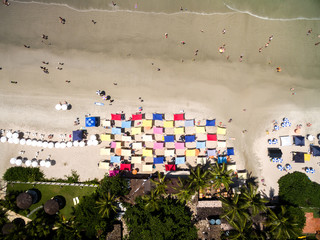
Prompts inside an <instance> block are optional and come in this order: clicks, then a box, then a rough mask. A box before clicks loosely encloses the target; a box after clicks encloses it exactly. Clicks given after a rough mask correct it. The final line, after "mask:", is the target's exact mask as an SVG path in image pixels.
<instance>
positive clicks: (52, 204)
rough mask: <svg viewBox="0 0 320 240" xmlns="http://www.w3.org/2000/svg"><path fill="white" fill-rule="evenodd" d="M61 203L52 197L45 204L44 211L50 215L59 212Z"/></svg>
mask: <svg viewBox="0 0 320 240" xmlns="http://www.w3.org/2000/svg"><path fill="white" fill-rule="evenodd" d="M59 209H60V208H59V203H58V202H57V201H56V200H55V199H50V200H48V201H46V203H45V204H44V211H45V212H46V213H47V214H49V215H54V214H56V213H57V212H59Z"/></svg>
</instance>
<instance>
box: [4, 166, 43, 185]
mask: <svg viewBox="0 0 320 240" xmlns="http://www.w3.org/2000/svg"><path fill="white" fill-rule="evenodd" d="M3 179H4V180H6V181H21V182H34V181H42V180H44V174H43V172H42V171H40V169H39V168H32V167H11V168H8V169H7V171H6V172H5V173H4V175H3Z"/></svg>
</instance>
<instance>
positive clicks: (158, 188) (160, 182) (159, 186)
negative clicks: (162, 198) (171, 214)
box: [150, 172, 167, 194]
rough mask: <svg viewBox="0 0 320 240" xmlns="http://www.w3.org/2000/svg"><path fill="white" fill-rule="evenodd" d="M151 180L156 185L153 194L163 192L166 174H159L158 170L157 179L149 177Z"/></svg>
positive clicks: (165, 185) (164, 190)
mask: <svg viewBox="0 0 320 240" xmlns="http://www.w3.org/2000/svg"><path fill="white" fill-rule="evenodd" d="M150 180H151V182H153V183H154V184H155V185H156V189H155V190H154V192H155V194H165V193H166V188H167V181H166V180H167V179H166V176H165V175H163V177H162V176H161V173H160V172H158V181H155V180H153V179H150Z"/></svg>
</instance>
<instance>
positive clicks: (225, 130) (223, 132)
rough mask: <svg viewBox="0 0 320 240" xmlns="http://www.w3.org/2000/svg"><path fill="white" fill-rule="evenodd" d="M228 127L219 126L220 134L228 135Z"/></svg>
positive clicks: (218, 132) (218, 131)
mask: <svg viewBox="0 0 320 240" xmlns="http://www.w3.org/2000/svg"><path fill="white" fill-rule="evenodd" d="M226 133H227V129H226V128H222V127H217V134H219V135H226Z"/></svg>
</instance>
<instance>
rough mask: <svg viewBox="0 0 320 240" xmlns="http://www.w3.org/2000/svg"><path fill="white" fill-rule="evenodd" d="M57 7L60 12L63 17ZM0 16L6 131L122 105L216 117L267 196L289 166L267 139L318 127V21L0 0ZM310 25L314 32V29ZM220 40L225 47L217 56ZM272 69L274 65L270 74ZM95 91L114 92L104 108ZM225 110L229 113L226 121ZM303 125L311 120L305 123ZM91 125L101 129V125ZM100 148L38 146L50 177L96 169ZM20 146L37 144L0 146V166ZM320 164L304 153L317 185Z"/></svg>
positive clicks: (66, 123) (43, 128)
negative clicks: (275, 127) (276, 158)
mask: <svg viewBox="0 0 320 240" xmlns="http://www.w3.org/2000/svg"><path fill="white" fill-rule="evenodd" d="M139 6H140V5H139ZM59 16H61V17H63V18H65V19H66V23H65V24H62V23H61V22H60V21H59ZM0 19H1V23H2V24H1V27H0V36H1V39H0V56H1V59H0V67H1V68H2V70H0V79H1V81H0V110H1V114H0V128H2V129H6V130H8V129H13V130H20V131H23V132H26V131H30V132H33V133H34V132H37V133H38V134H46V135H48V134H49V133H54V134H55V138H56V140H58V139H59V135H60V134H68V135H69V134H71V133H72V131H73V130H75V129H78V128H79V126H74V124H73V123H74V120H75V119H76V118H77V117H78V118H79V119H80V126H84V118H85V115H86V114H88V113H90V114H91V115H92V116H95V115H96V116H100V117H102V118H110V114H111V113H116V112H119V111H123V112H125V113H126V115H127V116H129V115H130V114H132V113H135V112H137V111H138V107H140V106H142V107H143V111H144V112H148V113H153V112H161V113H177V112H179V111H181V110H184V112H185V113H186V116H187V117H188V118H197V119H207V118H216V119H217V122H222V123H223V124H225V125H226V126H227V128H228V135H227V137H228V138H235V141H234V146H235V151H236V155H237V167H238V169H244V168H246V169H248V171H249V172H252V174H253V175H255V176H258V178H259V179H261V178H264V179H265V183H266V185H267V186H265V187H263V188H264V189H265V192H267V194H268V192H269V190H270V188H273V189H275V193H277V183H276V182H277V179H278V178H279V177H280V176H282V175H284V174H285V173H284V172H279V171H278V170H277V169H276V167H275V165H274V164H273V165H272V163H270V161H269V159H268V157H267V147H268V143H267V139H268V138H270V136H271V135H272V137H277V136H280V135H281V136H282V135H288V134H290V135H294V132H293V130H294V127H295V126H296V125H297V124H302V125H303V127H302V132H301V134H302V135H305V134H313V135H317V134H318V133H320V122H319V117H320V105H319V100H320V97H319V92H320V84H319V79H320V70H319V69H320V64H319V62H320V61H319V60H320V54H319V51H320V46H315V43H316V42H319V41H320V38H318V34H320V24H319V20H292V21H274V20H264V19H259V18H256V17H253V16H250V15H248V14H244V13H238V12H230V13H223V14H211V15H210V14H209V15H202V14H194V13H188V12H181V13H172V14H168V13H153V12H142V11H140V12H138V11H137V12H134V11H121V6H119V7H118V8H117V9H114V10H108V11H94V10H92V11H76V10H74V9H71V8H68V7H66V6H59V5H50V4H41V3H21V2H11V5H10V6H9V7H7V6H5V5H3V6H1V7H0ZM92 20H94V21H96V24H94V23H93V22H92ZM223 29H226V33H225V34H222V30H223ZM308 29H312V33H311V34H310V35H307V31H308ZM165 33H168V37H167V38H166V37H165ZM42 34H45V35H48V39H47V40H45V39H43V38H42V37H41V36H42ZM271 35H273V39H272V41H271V42H270V44H269V46H268V47H265V44H266V43H267V42H268V41H269V37H270V36H271ZM181 41H184V42H185V44H181ZM224 44H225V52H224V53H222V54H220V53H219V47H221V46H223V45H224ZM24 45H27V46H30V48H25V47H24ZM260 47H262V51H261V52H259V51H258V50H259V48H260ZM196 50H198V52H197V55H195V52H196ZM241 55H242V56H243V58H242V62H240V61H239V58H240V56H241ZM227 56H229V58H228V59H227ZM42 61H45V62H49V64H48V65H43V64H42ZM59 62H61V63H64V65H60V64H58V63H59ZM40 66H46V67H47V68H48V71H49V73H48V74H46V73H44V72H43V71H42V69H41V68H40ZM57 67H61V68H62V70H58V69H57ZM277 67H281V69H282V71H281V72H277V71H276V68H277ZM158 69H160V71H158ZM66 80H68V81H70V83H67V82H66ZM11 81H16V82H17V84H12V83H11ZM114 83H117V85H114ZM291 88H294V91H292V90H290V89H291ZM98 89H100V90H105V91H106V93H107V94H108V95H110V96H111V98H112V99H114V102H113V103H112V105H109V103H107V102H106V104H105V105H104V106H97V105H95V104H94V102H99V101H101V98H99V97H98V96H97V95H96V94H95V92H96V91H97V90H98ZM292 93H295V94H294V95H292ZM139 97H141V98H142V99H143V100H144V101H143V102H141V101H140V100H139ZM63 101H67V102H69V103H70V104H71V105H72V109H71V110H70V111H56V110H55V108H54V107H55V105H56V104H57V103H59V102H63ZM244 110H245V111H244ZM283 117H288V118H289V119H290V121H291V122H292V127H291V128H286V129H280V130H279V131H278V132H275V133H273V132H272V133H270V136H267V135H266V130H270V131H271V129H272V121H273V120H278V121H281V119H282V118H283ZM230 118H232V119H233V121H232V122H231V123H228V120H229V119H230ZM308 122H310V123H312V126H311V127H306V123H308ZM244 130H247V131H246V132H243V131H244ZM88 132H89V134H95V133H99V132H100V133H101V129H98V128H90V129H88ZM307 143H308V144H309V142H307ZM314 143H315V145H318V143H317V142H314ZM99 148H100V146H90V147H85V148H70V149H45V150H44V151H43V152H41V153H40V156H39V158H43V159H44V158H46V157H47V156H48V155H51V156H52V157H51V158H52V159H54V160H55V161H56V165H55V166H53V167H51V168H50V169H43V171H44V173H45V175H46V176H47V177H57V178H58V177H63V176H64V175H68V174H70V172H71V169H74V170H76V171H77V172H78V174H80V176H81V179H82V180H86V179H93V178H101V177H102V176H103V175H104V172H103V171H102V170H100V169H98V167H97V163H98V162H99V160H101V157H100V156H99ZM289 148H290V149H286V150H285V153H284V160H285V162H291V158H290V151H294V149H293V148H294V147H289ZM20 150H25V154H24V157H28V158H33V157H34V155H35V152H36V151H38V150H39V149H35V148H34V147H26V146H23V147H22V146H20V145H13V144H8V143H0V152H1V156H0V175H2V174H3V173H4V172H5V170H6V169H7V168H8V167H10V163H9V159H10V158H11V157H17V156H18V153H19V151H20ZM304 150H306V151H307V148H305V149H304ZM317 162H319V160H318V159H317V158H312V159H311V161H310V162H309V163H308V166H309V165H310V166H313V167H314V169H315V170H316V173H315V174H313V175H312V176H311V175H310V179H311V180H313V181H317V182H319V183H320V177H319V176H320V166H319V165H318V164H317ZM302 167H305V166H304V165H303V166H302V165H301V166H300V165H297V166H293V170H298V171H302V170H301V168H302Z"/></svg>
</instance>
